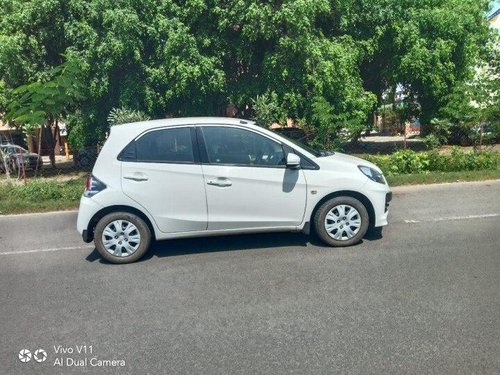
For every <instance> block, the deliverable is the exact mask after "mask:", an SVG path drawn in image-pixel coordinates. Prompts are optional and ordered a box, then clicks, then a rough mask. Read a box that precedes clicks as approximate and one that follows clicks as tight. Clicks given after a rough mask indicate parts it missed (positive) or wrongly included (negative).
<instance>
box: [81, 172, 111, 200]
mask: <svg viewBox="0 0 500 375" xmlns="http://www.w3.org/2000/svg"><path fill="white" fill-rule="evenodd" d="M104 189H106V184H104V183H103V182H102V181H99V180H98V179H97V178H95V177H94V176H92V175H90V176H89V177H87V181H86V182H85V192H84V193H83V195H84V196H85V197H87V198H90V197H92V196H94V195H96V194H97V193H99V192H100V191H103V190H104Z"/></svg>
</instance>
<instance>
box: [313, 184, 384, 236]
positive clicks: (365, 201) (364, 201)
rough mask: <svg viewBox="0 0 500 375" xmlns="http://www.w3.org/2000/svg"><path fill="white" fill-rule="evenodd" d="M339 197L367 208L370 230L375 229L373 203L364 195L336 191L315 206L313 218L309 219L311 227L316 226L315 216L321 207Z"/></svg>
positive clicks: (348, 191)
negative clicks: (348, 198) (354, 200)
mask: <svg viewBox="0 0 500 375" xmlns="http://www.w3.org/2000/svg"><path fill="white" fill-rule="evenodd" d="M337 197H351V198H355V199H357V200H358V201H360V202H361V203H362V204H363V206H365V208H366V211H368V218H369V225H368V228H373V227H374V226H375V209H374V208H373V204H372V202H371V201H370V199H368V197H367V196H365V195H364V194H361V193H360V192H357V191H352V190H340V191H335V192H333V193H330V194H327V195H325V196H324V197H323V198H321V200H320V201H319V202H318V203H316V206H314V209H313V210H312V212H311V216H310V217H309V222H310V223H311V225H314V216H315V215H316V212H317V211H318V209H319V208H320V207H321V205H322V204H323V203H325V202H326V201H327V200H330V199H333V198H337Z"/></svg>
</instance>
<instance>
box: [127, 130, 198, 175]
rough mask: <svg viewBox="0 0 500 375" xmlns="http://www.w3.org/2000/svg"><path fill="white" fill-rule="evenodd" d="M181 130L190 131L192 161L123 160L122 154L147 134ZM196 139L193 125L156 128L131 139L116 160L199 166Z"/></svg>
mask: <svg viewBox="0 0 500 375" xmlns="http://www.w3.org/2000/svg"><path fill="white" fill-rule="evenodd" d="M181 128H189V130H190V135H191V147H192V150H193V161H161V160H137V159H136V160H126V159H124V158H123V153H124V152H125V150H126V149H127V147H129V146H130V145H131V144H132V143H134V142H136V141H137V140H138V139H139V138H141V137H143V136H144V135H146V134H147V133H151V132H154V131H159V130H170V129H181ZM197 143H198V142H197V139H196V130H195V126H194V125H193V124H183V125H178V126H161V127H158V128H151V129H147V130H145V131H143V132H142V133H140V134H139V135H137V136H136V137H135V138H134V139H132V140H131V141H130V142H129V143H127V145H126V146H125V147H123V149H122V150H121V151H120V153H119V154H118V156H117V159H118V160H119V161H121V162H123V163H154V164H192V165H195V164H200V152H199V148H198V144H197Z"/></svg>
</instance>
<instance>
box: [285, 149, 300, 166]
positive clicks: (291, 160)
mask: <svg viewBox="0 0 500 375" xmlns="http://www.w3.org/2000/svg"><path fill="white" fill-rule="evenodd" d="M286 167H287V168H292V169H294V168H299V167H300V156H299V155H296V154H292V153H291V152H289V153H288V155H287V156H286Z"/></svg>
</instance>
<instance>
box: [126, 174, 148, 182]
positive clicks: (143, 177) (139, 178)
mask: <svg viewBox="0 0 500 375" xmlns="http://www.w3.org/2000/svg"><path fill="white" fill-rule="evenodd" d="M123 178H124V179H126V180H132V181H137V182H141V181H147V180H149V178H148V176H146V175H143V174H134V175H127V176H123Z"/></svg>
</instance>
